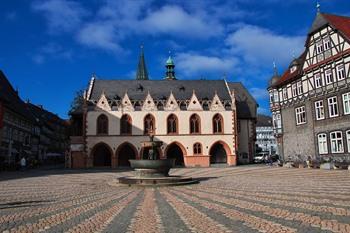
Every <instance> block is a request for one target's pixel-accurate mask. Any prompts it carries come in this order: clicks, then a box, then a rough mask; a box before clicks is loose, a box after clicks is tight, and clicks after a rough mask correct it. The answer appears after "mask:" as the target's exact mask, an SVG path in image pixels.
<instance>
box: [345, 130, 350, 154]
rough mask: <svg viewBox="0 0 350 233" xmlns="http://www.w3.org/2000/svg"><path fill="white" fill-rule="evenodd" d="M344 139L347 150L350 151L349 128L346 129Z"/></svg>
mask: <svg viewBox="0 0 350 233" xmlns="http://www.w3.org/2000/svg"><path fill="white" fill-rule="evenodd" d="M346 141H347V145H348V152H350V130H348V131H346Z"/></svg>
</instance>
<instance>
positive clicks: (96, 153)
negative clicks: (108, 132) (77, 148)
mask: <svg viewBox="0 0 350 233" xmlns="http://www.w3.org/2000/svg"><path fill="white" fill-rule="evenodd" d="M90 154H91V156H92V160H93V166H94V167H111V166H112V155H113V150H112V149H111V147H110V146H109V145H108V144H106V143H104V142H99V143H97V144H96V145H94V147H93V148H92V150H91V153H90Z"/></svg>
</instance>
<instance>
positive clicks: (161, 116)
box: [87, 111, 234, 155]
mask: <svg viewBox="0 0 350 233" xmlns="http://www.w3.org/2000/svg"><path fill="white" fill-rule="evenodd" d="M149 113H150V114H152V115H153V116H154V118H155V122H156V134H155V139H156V140H161V141H163V142H164V146H163V147H162V149H163V152H164V149H165V148H166V145H168V144H171V143H172V142H175V141H177V142H179V143H181V144H182V145H183V146H184V147H185V148H186V152H187V154H188V155H192V154H193V144H194V143H196V142H200V143H201V144H202V149H203V154H204V155H208V154H209V150H210V147H211V146H212V145H213V144H214V143H215V142H217V141H223V142H225V143H226V144H227V145H228V146H229V148H230V150H231V153H232V154H234V135H233V130H232V128H233V121H232V112H231V111H150V112H148V111H147V112H146V111H131V112H121V111H108V112H106V111H89V112H88V114H87V125H88V127H87V136H88V139H87V142H88V152H89V154H90V150H91V149H92V148H93V147H94V145H96V144H97V143H99V142H104V143H106V144H108V145H109V146H110V147H111V148H112V149H113V152H115V151H116V150H117V148H118V146H119V145H120V144H122V143H123V142H130V143H132V144H133V145H134V146H135V147H136V148H137V149H138V151H140V149H141V148H140V147H141V146H140V143H141V142H142V141H145V140H148V139H149V138H148V137H147V136H144V135H143V120H144V117H145V116H146V115H147V114H149ZM194 113H196V114H197V115H198V116H199V117H200V119H201V134H200V135H194V134H192V135H191V134H189V119H190V116H191V115H192V114H194ZM217 113H220V114H221V116H222V117H223V121H224V133H223V134H213V133H212V132H213V129H212V118H213V116H214V115H215V114H217ZM100 114H105V115H106V116H107V117H108V119H109V135H107V136H96V122H97V117H98V116H99V115H100ZM123 114H128V115H129V116H131V118H132V125H133V128H132V136H121V135H120V118H121V116H122V115H123ZM170 114H175V115H176V116H177V118H178V125H179V133H178V135H168V134H167V124H166V120H167V117H168V116H169V115H170Z"/></svg>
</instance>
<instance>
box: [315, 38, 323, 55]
mask: <svg viewBox="0 0 350 233" xmlns="http://www.w3.org/2000/svg"><path fill="white" fill-rule="evenodd" d="M316 52H317V54H320V53H322V52H323V43H322V41H318V42H317V44H316Z"/></svg>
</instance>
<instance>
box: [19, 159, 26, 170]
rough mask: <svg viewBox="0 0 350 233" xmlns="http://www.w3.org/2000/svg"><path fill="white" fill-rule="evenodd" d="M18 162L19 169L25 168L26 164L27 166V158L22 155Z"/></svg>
mask: <svg viewBox="0 0 350 233" xmlns="http://www.w3.org/2000/svg"><path fill="white" fill-rule="evenodd" d="M20 164H21V171H24V170H25V169H26V166H27V160H26V158H25V157H24V156H23V157H22V159H21V161H20Z"/></svg>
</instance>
